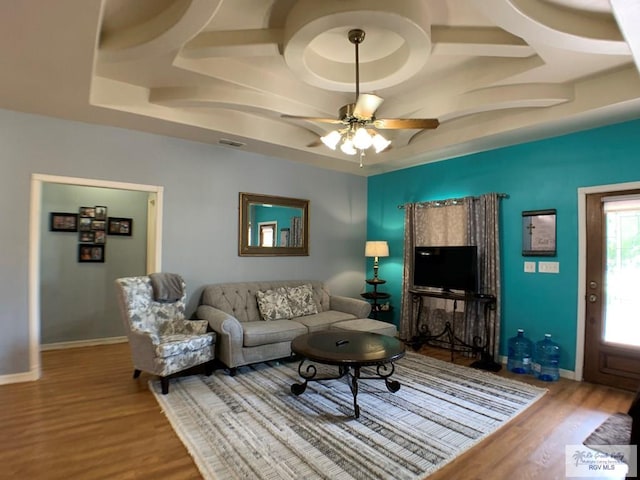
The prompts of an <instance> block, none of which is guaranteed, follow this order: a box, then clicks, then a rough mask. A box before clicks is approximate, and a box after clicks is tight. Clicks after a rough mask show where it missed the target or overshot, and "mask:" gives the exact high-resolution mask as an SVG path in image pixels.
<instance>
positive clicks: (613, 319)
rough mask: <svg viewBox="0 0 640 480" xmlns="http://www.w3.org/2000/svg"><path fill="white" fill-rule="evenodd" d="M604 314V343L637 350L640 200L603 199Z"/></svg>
mask: <svg viewBox="0 0 640 480" xmlns="http://www.w3.org/2000/svg"><path fill="white" fill-rule="evenodd" d="M603 207H604V208H603V210H604V215H605V229H606V232H605V239H606V262H605V286H606V290H605V295H604V297H605V311H604V319H603V320H604V321H603V324H604V325H603V340H604V341H605V342H608V343H619V344H623V345H629V346H635V347H640V322H638V317H639V316H640V288H638V287H639V286H640V198H632V199H616V198H607V197H605V198H603Z"/></svg>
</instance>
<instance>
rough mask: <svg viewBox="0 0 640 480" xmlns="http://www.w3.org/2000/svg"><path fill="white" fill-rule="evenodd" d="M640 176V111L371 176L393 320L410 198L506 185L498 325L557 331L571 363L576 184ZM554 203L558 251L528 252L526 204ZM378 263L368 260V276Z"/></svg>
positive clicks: (376, 236) (505, 334)
mask: <svg viewBox="0 0 640 480" xmlns="http://www.w3.org/2000/svg"><path fill="white" fill-rule="evenodd" d="M639 180H640V120H634V121H630V122H625V123H621V124H616V125H611V126H607V127H602V128H597V129H593V130H587V131H583V132H579V133H573V134H570V135H564V136H561V137H555V138H551V139H546V140H540V141H536V142H531V143H525V144H521V145H515V146H511V147H505V148H500V149H497V150H492V151H487V152H482V153H477V154H473V155H468V156H464V157H459V158H455V159H451V160H447V161H442V162H436V163H430V164H426V165H421V166H418V167H412V168H408V169H404V170H399V171H395V172H391V173H386V174H381V175H376V176H372V177H370V178H369V179H368V191H369V196H368V205H367V209H368V211H367V212H368V214H367V239H368V240H387V241H388V242H389V255H390V256H389V257H387V258H382V259H380V272H379V275H380V277H381V278H384V279H385V280H387V283H386V284H385V285H384V287H385V290H386V291H388V292H389V293H391V294H392V298H391V302H392V306H393V307H394V321H395V322H396V324H397V323H398V319H399V315H400V305H401V299H400V298H401V289H402V269H403V265H402V263H403V235H404V231H403V230H404V228H403V222H404V210H402V209H399V208H398V205H401V204H404V203H407V202H419V201H427V200H438V199H446V198H452V197H464V196H468V195H480V194H483V193H489V192H502V193H506V194H508V195H509V198H506V199H503V200H501V218H500V226H501V239H500V240H501V252H502V282H503V283H502V285H503V289H502V332H501V339H500V348H499V351H500V354H502V355H506V343H507V339H508V338H509V337H511V336H513V335H515V333H516V329H518V328H523V329H524V330H525V334H526V335H527V336H529V337H530V338H531V339H532V340H534V341H536V340H539V339H542V337H543V335H544V334H545V333H551V334H552V336H553V338H554V340H555V341H556V342H558V343H559V345H560V347H561V361H560V368H563V369H567V370H574V368H575V358H576V330H577V304H578V298H577V294H578V188H580V187H588V186H595V185H608V184H616V183H624V182H632V181H639ZM548 208H555V209H556V210H557V256H556V257H523V256H522V253H521V247H522V235H521V226H522V211H524V210H539V209H548ZM525 260H527V261H536V262H537V261H540V260H542V261H544V260H550V261H557V262H559V263H560V273H559V274H547V273H525V272H524V261H525ZM372 271H373V263H372V262H371V261H368V263H367V272H368V276H371V275H372V273H371V272H372Z"/></svg>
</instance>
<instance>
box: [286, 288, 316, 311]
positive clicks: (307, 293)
mask: <svg viewBox="0 0 640 480" xmlns="http://www.w3.org/2000/svg"><path fill="white" fill-rule="evenodd" d="M287 297H288V298H289V306H290V307H291V311H292V312H293V316H294V317H304V316H305V315H314V314H316V313H318V306H317V305H316V302H315V301H314V300H313V287H312V286H311V284H310V283H306V284H304V285H299V286H297V287H287Z"/></svg>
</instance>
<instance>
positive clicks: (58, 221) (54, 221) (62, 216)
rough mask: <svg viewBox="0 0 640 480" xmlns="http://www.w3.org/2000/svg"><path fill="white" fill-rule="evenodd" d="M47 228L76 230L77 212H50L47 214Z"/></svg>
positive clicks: (66, 230)
mask: <svg viewBox="0 0 640 480" xmlns="http://www.w3.org/2000/svg"><path fill="white" fill-rule="evenodd" d="M49 230H50V231H52V232H77V231H78V214H77V213H65V212H51V214H50V215H49Z"/></svg>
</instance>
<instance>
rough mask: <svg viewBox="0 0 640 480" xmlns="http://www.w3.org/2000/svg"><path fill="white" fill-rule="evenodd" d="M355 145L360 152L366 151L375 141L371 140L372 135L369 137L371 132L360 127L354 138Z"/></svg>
mask: <svg viewBox="0 0 640 480" xmlns="http://www.w3.org/2000/svg"><path fill="white" fill-rule="evenodd" d="M353 145H354V146H355V147H356V148H357V149H358V150H366V149H367V148H369V147H370V146H371V145H373V139H372V138H371V135H369V132H367V129H366V128H364V127H358V128H357V129H356V133H355V135H354V136H353Z"/></svg>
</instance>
